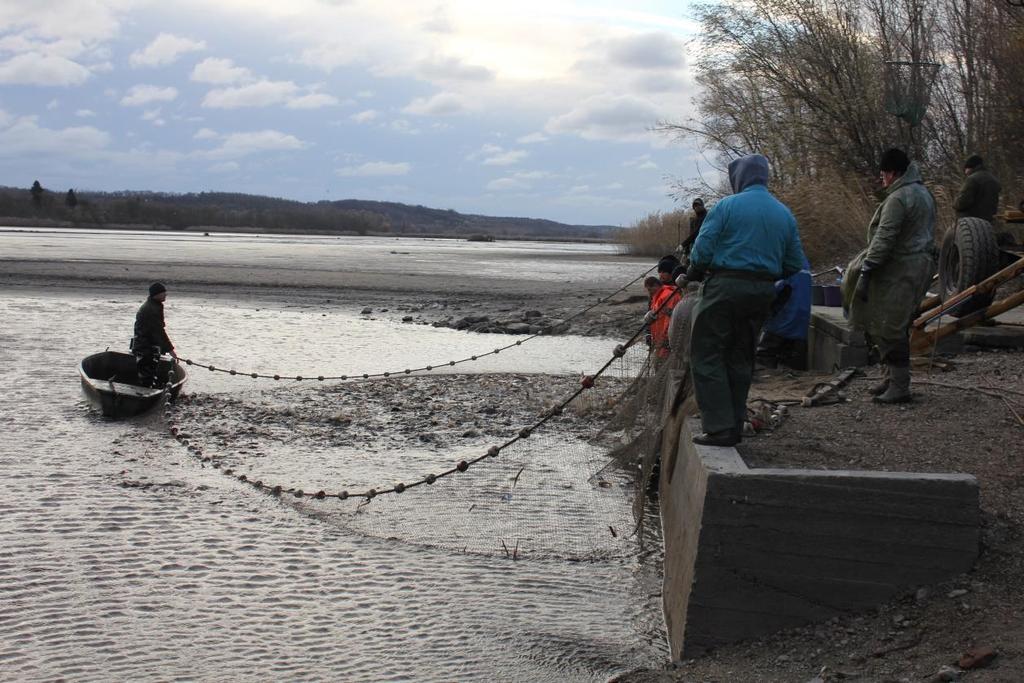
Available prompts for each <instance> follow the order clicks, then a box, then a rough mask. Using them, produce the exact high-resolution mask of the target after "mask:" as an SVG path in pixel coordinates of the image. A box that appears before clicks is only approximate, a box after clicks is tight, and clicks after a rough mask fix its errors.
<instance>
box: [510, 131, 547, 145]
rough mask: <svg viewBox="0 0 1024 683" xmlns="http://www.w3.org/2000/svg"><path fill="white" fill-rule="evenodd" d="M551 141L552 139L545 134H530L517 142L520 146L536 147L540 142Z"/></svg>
mask: <svg viewBox="0 0 1024 683" xmlns="http://www.w3.org/2000/svg"><path fill="white" fill-rule="evenodd" d="M550 139H551V138H549V137H548V136H547V135H544V133H540V132H537V133H530V134H528V135H523V136H522V137H520V138H519V139H518V140H516V142H518V143H519V144H520V145H535V144H537V143H538V142H547V141H548V140H550Z"/></svg>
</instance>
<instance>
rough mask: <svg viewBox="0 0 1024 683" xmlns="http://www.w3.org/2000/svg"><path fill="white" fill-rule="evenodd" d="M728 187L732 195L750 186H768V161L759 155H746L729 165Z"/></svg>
mask: <svg viewBox="0 0 1024 683" xmlns="http://www.w3.org/2000/svg"><path fill="white" fill-rule="evenodd" d="M729 185H730V186H732V191H733V193H734V194H738V193H740V192H743V190H745V189H747V188H748V187H750V186H751V185H764V186H766V187H767V185H768V159H767V158H765V157H764V156H762V155H760V154H748V155H747V156H745V157H740V158H739V159H734V160H733V161H732V162H731V163H730V164H729Z"/></svg>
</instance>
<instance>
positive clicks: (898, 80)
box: [885, 61, 941, 128]
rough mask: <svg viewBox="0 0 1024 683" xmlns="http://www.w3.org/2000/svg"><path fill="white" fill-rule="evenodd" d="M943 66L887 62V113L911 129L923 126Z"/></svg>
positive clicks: (935, 63)
mask: <svg viewBox="0 0 1024 683" xmlns="http://www.w3.org/2000/svg"><path fill="white" fill-rule="evenodd" d="M940 66H941V65H940V64H938V63H937V62H904V61H888V62H886V63H885V70H886V78H885V110H886V111H887V112H889V113H890V114H892V115H893V116H896V117H898V118H900V119H903V120H904V121H906V122H907V123H908V124H909V125H910V126H911V127H912V128H914V127H916V126H919V125H921V121H923V120H924V116H925V114H926V113H927V111H928V103H929V102H930V101H931V92H932V86H933V85H934V84H935V77H936V76H937V75H938V73H939V68H940Z"/></svg>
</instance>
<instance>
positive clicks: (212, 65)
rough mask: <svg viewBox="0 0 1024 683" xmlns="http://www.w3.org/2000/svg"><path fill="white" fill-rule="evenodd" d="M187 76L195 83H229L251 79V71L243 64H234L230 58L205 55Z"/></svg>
mask: <svg viewBox="0 0 1024 683" xmlns="http://www.w3.org/2000/svg"><path fill="white" fill-rule="evenodd" d="M189 78H190V79H191V80H193V81H196V82H197V83H210V84H212V85H230V84H231V83H241V82H243V81H250V80H252V78H253V76H252V72H251V71H249V70H248V69H246V68H245V67H243V66H235V63H234V62H233V61H231V60H230V59H218V58H216V57H207V58H206V59H204V60H203V61H201V62H199V63H198V64H196V65H195V67H193V69H192V75H190V76H189Z"/></svg>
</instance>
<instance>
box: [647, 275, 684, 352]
mask: <svg viewBox="0 0 1024 683" xmlns="http://www.w3.org/2000/svg"><path fill="white" fill-rule="evenodd" d="M680 298H681V297H680V294H679V290H678V289H676V288H675V287H673V286H672V285H662V286H661V289H659V290H658V291H656V292H655V293H654V296H652V297H651V308H650V310H652V311H657V313H656V315H655V318H654V320H653V321H652V322H651V343H652V345H653V346H654V349H655V350H656V351H657V353H658V356H660V357H661V358H665V357H667V356H668V353H669V348H668V325H669V323H670V322H672V309H673V308H675V307H676V304H677V303H679V299H680Z"/></svg>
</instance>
